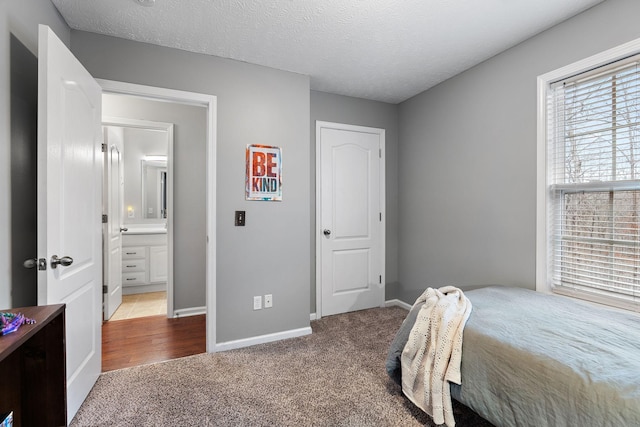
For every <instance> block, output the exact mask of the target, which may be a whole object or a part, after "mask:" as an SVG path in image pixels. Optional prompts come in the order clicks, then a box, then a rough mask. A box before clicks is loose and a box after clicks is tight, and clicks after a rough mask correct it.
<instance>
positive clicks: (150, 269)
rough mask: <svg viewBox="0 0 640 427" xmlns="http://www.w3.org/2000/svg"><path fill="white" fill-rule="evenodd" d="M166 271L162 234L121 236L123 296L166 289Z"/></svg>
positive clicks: (164, 243) (166, 256) (165, 255)
mask: <svg viewBox="0 0 640 427" xmlns="http://www.w3.org/2000/svg"><path fill="white" fill-rule="evenodd" d="M168 270H169V266H168V251H167V235H166V234H123V236H122V293H123V294H125V295H128V294H138V293H144V292H155V291H163V290H166V288H167V273H168Z"/></svg>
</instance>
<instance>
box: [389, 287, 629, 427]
mask: <svg viewBox="0 0 640 427" xmlns="http://www.w3.org/2000/svg"><path fill="white" fill-rule="evenodd" d="M465 295H466V296H467V297H468V298H469V300H470V301H471V303H472V305H473V310H472V312H471V316H470V317H469V320H468V321H467V324H466V327H465V330H464V336H463V351H462V363H461V373H462V385H461V386H457V385H455V384H454V385H452V386H451V394H452V396H453V397H454V398H455V399H456V400H458V401H460V402H462V403H463V404H465V405H467V406H468V407H470V408H471V409H473V410H474V411H475V412H477V413H478V414H480V415H481V416H482V417H484V418H485V419H487V420H488V421H490V422H492V423H493V424H495V425H497V426H536V427H540V426H549V427H561V426H567V427H568V426H576V427H578V426H580V427H584V426H598V427H600V426H616V427H619V426H640V317H639V316H636V315H634V314H631V313H624V312H621V311H616V310H613V309H608V308H606V307H600V306H594V305H592V304H589V303H586V302H581V301H576V300H573V299H569V298H565V297H561V296H556V295H546V294H542V293H538V292H534V291H530V290H526V289H520V288H508V287H501V286H491V287H487V288H482V289H476V290H473V291H468V292H465ZM417 309H419V307H414V308H413V309H412V310H411V311H410V313H409V315H408V316H407V318H406V319H405V322H404V323H403V325H402V327H401V328H400V330H399V331H398V334H397V336H396V339H395V340H394V342H393V343H392V346H391V348H390V351H389V357H388V359H387V371H388V372H389V375H390V376H391V377H392V378H394V379H395V380H396V381H397V380H398V379H399V375H400V373H399V372H398V370H397V369H398V368H399V360H400V356H399V354H400V353H401V352H402V348H404V344H403V342H402V341H403V340H404V342H405V343H406V337H408V331H407V329H409V330H410V328H411V327H412V326H413V323H414V322H415V312H416V311H417ZM405 335H406V337H405ZM398 351H399V352H400V353H398Z"/></svg>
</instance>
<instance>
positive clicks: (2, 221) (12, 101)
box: [0, 0, 70, 309]
mask: <svg viewBox="0 0 640 427" xmlns="http://www.w3.org/2000/svg"><path fill="white" fill-rule="evenodd" d="M40 23H43V24H48V25H49V26H51V27H52V28H53V30H54V31H55V32H56V34H58V37H60V39H61V40H62V41H63V42H64V43H66V44H67V45H68V44H69V41H70V31H69V28H68V27H67V25H66V24H65V22H64V21H63V20H62V18H60V16H59V14H58V11H57V10H56V9H55V8H54V7H53V5H52V4H51V2H49V1H42V0H23V1H15V0H0V94H2V95H1V96H0V259H2V260H5V262H2V263H0V309H3V308H9V307H17V306H23V305H28V304H31V303H32V301H33V298H34V294H33V287H34V286H35V283H34V280H36V279H35V273H33V274H30V272H26V271H24V269H23V267H22V262H23V261H24V258H25V254H30V253H31V251H32V250H33V248H34V247H35V245H36V242H35V239H36V237H35V231H34V230H33V221H34V220H35V219H34V215H35V200H33V199H31V198H29V197H28V196H27V197H26V198H22V197H23V196H24V195H25V194H28V192H32V191H33V186H34V179H35V169H34V167H35V163H34V159H33V154H34V150H35V143H36V142H35V133H36V129H37V123H36V121H35V116H34V114H33V105H32V102H33V92H32V90H33V89H29V88H28V87H25V85H24V84H25V80H29V81H30V82H32V80H33V73H34V70H33V67H34V59H33V57H34V56H36V55H37V50H38V49H37V47H38V24H40ZM12 36H13V37H14V39H13V40H12ZM32 55H33V56H32ZM17 61H19V62H20V65H17V64H16V63H15V62H17ZM12 64H13V71H14V74H13V76H11V72H12ZM16 67H18V68H16ZM19 67H28V68H27V69H24V74H23V75H22V76H20V74H21V73H20V70H19ZM21 77H22V78H21ZM29 84H31V83H29ZM9 94H10V95H9ZM16 201H17V202H18V203H19V204H20V209H21V211H18V207H16V206H14V202H16ZM18 216H20V217H18ZM35 255H36V254H35V253H33V254H31V255H28V256H35Z"/></svg>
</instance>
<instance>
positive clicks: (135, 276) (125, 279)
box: [122, 271, 145, 286]
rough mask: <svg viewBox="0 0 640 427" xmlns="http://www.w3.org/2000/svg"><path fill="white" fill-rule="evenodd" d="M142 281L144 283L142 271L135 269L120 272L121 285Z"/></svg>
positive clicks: (140, 283)
mask: <svg viewBox="0 0 640 427" xmlns="http://www.w3.org/2000/svg"><path fill="white" fill-rule="evenodd" d="M144 283H145V274H144V271H137V272H134V273H122V286H127V285H142V284H144Z"/></svg>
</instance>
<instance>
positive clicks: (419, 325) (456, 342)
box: [400, 286, 471, 427]
mask: <svg viewBox="0 0 640 427" xmlns="http://www.w3.org/2000/svg"><path fill="white" fill-rule="evenodd" d="M422 302H424V305H423V306H422V308H421V309H420V312H419V313H418V317H417V319H416V323H415V324H414V326H413V328H412V329H411V333H410V334H409V340H408V341H407V344H406V345H405V347H404V350H403V351H402V356H401V359H400V361H401V365H402V392H403V393H404V394H405V395H406V396H407V397H408V398H409V399H410V400H411V401H412V402H413V403H414V404H415V405H416V406H418V407H419V408H421V409H422V410H423V411H425V412H426V413H427V414H429V415H431V416H432V417H433V421H434V422H435V423H436V424H443V423H444V424H446V425H447V426H448V427H454V426H455V420H454V419H453V408H452V403H451V390H450V384H449V383H450V382H453V383H456V384H460V383H461V377H460V361H461V359H462V332H463V329H464V325H465V323H466V322H467V319H468V318H469V315H470V314H471V302H470V301H469V300H468V299H467V297H466V296H464V294H463V293H462V291H461V290H460V289H458V288H455V287H453V286H445V287H443V288H440V289H432V288H427V290H426V291H424V293H423V294H422V295H421V296H420V297H419V298H418V299H417V300H416V302H415V303H414V306H415V305H417V304H420V303H422Z"/></svg>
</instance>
